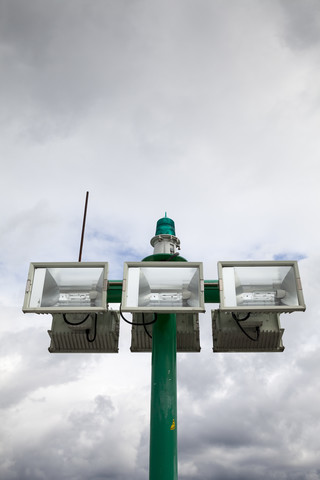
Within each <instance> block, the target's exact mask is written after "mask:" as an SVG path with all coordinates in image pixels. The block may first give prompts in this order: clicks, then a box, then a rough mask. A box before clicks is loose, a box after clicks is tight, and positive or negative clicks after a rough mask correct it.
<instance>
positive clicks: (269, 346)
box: [211, 310, 284, 352]
mask: <svg viewBox="0 0 320 480" xmlns="http://www.w3.org/2000/svg"><path fill="white" fill-rule="evenodd" d="M211 315H212V337H213V351H214V352H283V350H284V346H283V344H282V335H283V332H284V329H283V328H281V327H280V320H279V316H280V315H279V314H278V313H270V312H269V313H265V312H264V313H263V312H259V313H252V314H250V315H246V316H245V317H243V314H242V317H243V318H241V316H240V315H241V314H238V315H236V314H234V313H227V312H221V311H220V310H212V311H211Z"/></svg>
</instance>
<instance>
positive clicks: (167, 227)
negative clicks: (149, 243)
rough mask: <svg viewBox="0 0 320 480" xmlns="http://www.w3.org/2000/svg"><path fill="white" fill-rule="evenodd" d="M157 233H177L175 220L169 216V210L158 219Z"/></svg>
mask: <svg viewBox="0 0 320 480" xmlns="http://www.w3.org/2000/svg"><path fill="white" fill-rule="evenodd" d="M156 235H173V236H175V235H176V230H175V226H174V221H173V220H171V218H168V217H167V212H166V213H165V217H163V218H160V220H158V221H157V228H156Z"/></svg>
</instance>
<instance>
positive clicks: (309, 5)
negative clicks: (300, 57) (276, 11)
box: [280, 0, 320, 50]
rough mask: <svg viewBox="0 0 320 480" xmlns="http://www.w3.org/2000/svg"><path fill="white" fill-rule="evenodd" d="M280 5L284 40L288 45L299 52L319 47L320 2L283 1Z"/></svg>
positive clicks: (314, 0)
mask: <svg viewBox="0 0 320 480" xmlns="http://www.w3.org/2000/svg"><path fill="white" fill-rule="evenodd" d="M280 5H281V7H282V9H283V15H284V17H283V22H284V38H285V40H286V42H287V44H288V45H289V46H290V47H291V48H293V49H298V50H300V49H301V50H304V49H308V48H313V47H317V46H318V45H319V42H320V6H319V2H318V1H317V0H307V1H304V2H301V1H299V0H293V1H291V2H286V1H283V0H281V1H280Z"/></svg>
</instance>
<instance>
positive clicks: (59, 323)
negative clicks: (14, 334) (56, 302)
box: [48, 310, 120, 353]
mask: <svg viewBox="0 0 320 480" xmlns="http://www.w3.org/2000/svg"><path fill="white" fill-rule="evenodd" d="M52 317H53V319H52V326H51V330H48V333H49V336H50V338H51V343H50V347H49V352H50V353H95V352H96V353H117V352H118V345H119V323H120V322H119V318H120V317H119V313H118V312H116V311H115V310H110V311H107V312H104V313H90V314H87V315H86V314H83V313H81V314H80V313H65V314H61V313H55V314H53V315H52Z"/></svg>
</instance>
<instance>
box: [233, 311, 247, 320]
mask: <svg viewBox="0 0 320 480" xmlns="http://www.w3.org/2000/svg"><path fill="white" fill-rule="evenodd" d="M250 315H251V313H250V312H249V313H248V314H247V315H246V316H245V317H244V318H239V317H237V316H236V315H235V314H234V313H233V314H232V316H233V318H234V319H235V320H236V321H237V322H244V321H245V320H248V318H249V317H250Z"/></svg>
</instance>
